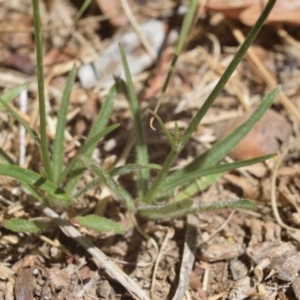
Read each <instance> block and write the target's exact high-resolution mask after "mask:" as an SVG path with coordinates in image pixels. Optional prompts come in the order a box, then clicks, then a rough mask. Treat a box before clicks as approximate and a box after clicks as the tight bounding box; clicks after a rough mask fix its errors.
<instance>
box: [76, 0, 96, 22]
mask: <svg viewBox="0 0 300 300" xmlns="http://www.w3.org/2000/svg"><path fill="white" fill-rule="evenodd" d="M91 2H92V0H84V2H83V4H82V5H81V7H80V9H79V10H78V12H77V14H76V16H75V22H77V21H78V20H79V19H80V18H81V16H82V15H83V13H84V12H85V11H86V9H87V8H88V7H89V5H90V4H91Z"/></svg>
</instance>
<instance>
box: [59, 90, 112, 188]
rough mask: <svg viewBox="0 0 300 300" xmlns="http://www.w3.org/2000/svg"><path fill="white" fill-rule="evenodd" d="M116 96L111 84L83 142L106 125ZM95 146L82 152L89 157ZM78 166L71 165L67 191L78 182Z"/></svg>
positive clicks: (87, 140)
mask: <svg viewBox="0 0 300 300" xmlns="http://www.w3.org/2000/svg"><path fill="white" fill-rule="evenodd" d="M116 96H117V90H116V87H115V86H112V87H111V88H110V90H109V93H108V95H107V96H106V98H105V101H104V103H103V105H102V108H101V110H100V112H99V114H98V116H97V118H96V120H95V121H94V123H93V126H92V128H91V131H90V133H89V135H88V137H87V139H86V142H85V143H89V142H90V140H92V139H94V137H95V136H97V134H99V132H102V131H103V130H105V129H104V128H105V127H106V126H107V123H108V121H109V118H110V116H111V114H112V111H113V105H114V99H115V98H116ZM96 146H97V144H94V145H93V146H92V147H90V148H89V149H87V151H86V152H85V153H84V155H85V156H87V157H91V156H92V153H93V151H94V149H95V147H96ZM81 154H83V153H81ZM80 168H81V166H80V164H79V163H77V162H75V165H74V167H73V172H74V174H75V175H74V176H73V177H72V178H71V179H69V180H68V183H67V186H66V191H67V192H69V193H71V192H72V191H73V189H74V187H75V186H76V184H77V183H78V181H79V179H80V177H81V172H80ZM64 176H65V175H64ZM64 176H63V178H64Z"/></svg>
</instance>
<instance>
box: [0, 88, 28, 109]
mask: <svg viewBox="0 0 300 300" xmlns="http://www.w3.org/2000/svg"><path fill="white" fill-rule="evenodd" d="M28 86H29V83H23V84H20V85H18V86H16V87H14V88H12V89H10V90H9V91H8V92H7V93H5V94H3V95H2V96H1V98H2V100H3V101H4V102H5V103H9V102H10V101H12V100H14V99H15V98H16V97H17V96H19V95H20V93H21V92H22V91H23V90H25V89H27V88H28ZM3 108H4V106H3V105H2V104H0V110H2V109H3Z"/></svg>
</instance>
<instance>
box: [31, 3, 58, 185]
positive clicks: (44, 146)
mask: <svg viewBox="0 0 300 300" xmlns="http://www.w3.org/2000/svg"><path fill="white" fill-rule="evenodd" d="M39 2H40V1H39V0H32V5H33V21H34V36H35V47H36V61H37V80H38V94H39V113H40V136H41V154H42V158H43V163H44V167H45V170H46V174H47V176H48V178H49V179H50V180H52V178H53V176H52V165H51V161H50V156H49V151H48V138H47V120H46V99H45V88H44V83H45V81H44V67H43V66H44V62H43V44H42V27H41V20H40V9H39Z"/></svg>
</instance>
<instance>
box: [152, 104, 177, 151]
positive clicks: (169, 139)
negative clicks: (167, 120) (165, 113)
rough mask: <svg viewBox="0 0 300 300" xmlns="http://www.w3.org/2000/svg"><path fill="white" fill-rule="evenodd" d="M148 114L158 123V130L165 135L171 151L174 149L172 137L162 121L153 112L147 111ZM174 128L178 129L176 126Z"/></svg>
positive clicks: (174, 144)
mask: <svg viewBox="0 0 300 300" xmlns="http://www.w3.org/2000/svg"><path fill="white" fill-rule="evenodd" d="M149 112H150V114H151V115H152V116H153V117H154V118H155V119H156V120H157V122H158V123H159V125H160V128H161V130H162V131H163V133H164V134H165V136H166V137H167V139H168V141H169V143H170V145H171V147H172V149H176V143H175V141H174V139H173V137H172V136H171V134H170V132H169V131H168V129H167V128H166V126H165V124H164V122H163V121H162V119H161V118H160V117H159V115H158V114H156V113H155V112H154V111H153V110H151V109H149ZM175 128H178V127H177V126H176V127H175Z"/></svg>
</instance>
